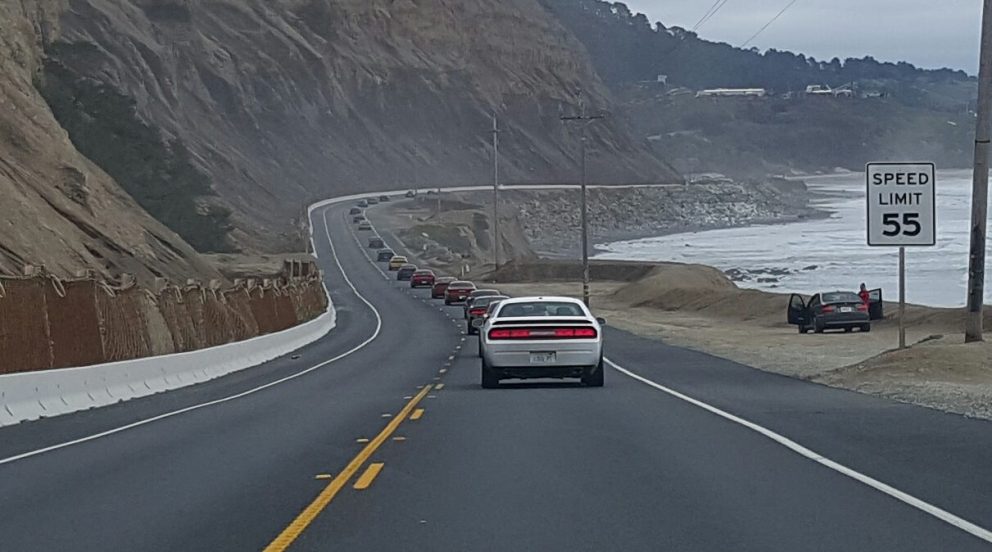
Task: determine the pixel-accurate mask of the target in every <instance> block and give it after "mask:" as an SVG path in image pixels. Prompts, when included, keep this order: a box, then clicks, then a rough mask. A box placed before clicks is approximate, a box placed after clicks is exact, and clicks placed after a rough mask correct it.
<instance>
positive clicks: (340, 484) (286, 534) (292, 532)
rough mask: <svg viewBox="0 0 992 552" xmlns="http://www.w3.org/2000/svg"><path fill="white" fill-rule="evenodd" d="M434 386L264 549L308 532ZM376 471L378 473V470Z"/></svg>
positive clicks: (277, 548)
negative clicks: (308, 528)
mask: <svg viewBox="0 0 992 552" xmlns="http://www.w3.org/2000/svg"><path fill="white" fill-rule="evenodd" d="M431 389H433V386H432V385H426V386H424V388H423V389H421V390H420V392H419V393H417V394H416V396H414V397H413V398H412V399H410V402H408V403H406V406H404V407H403V410H400V412H399V414H397V415H396V416H395V417H394V418H393V419H392V420H390V421H389V423H388V424H387V425H386V427H385V428H383V430H382V431H381V432H380V433H379V434H378V435H376V436H375V439H372V441H371V442H370V443H369V444H367V445H365V447H364V448H362V450H361V452H359V453H358V455H357V456H355V457H354V458H353V459H352V460H351V462H348V465H347V466H345V468H344V470H342V471H341V473H340V474H338V476H337V477H335V478H334V479H333V480H332V481H331V482H330V483H329V484H328V485H327V487H325V488H324V490H323V491H321V492H320V494H319V495H317V498H315V499H314V501H313V502H311V503H310V505H309V506H307V507H306V508H305V509H304V510H303V511H302V512H300V515H298V516H296V519H294V520H293V522H292V523H290V524H289V526H287V527H286V528H285V529H283V531H282V533H280V534H279V536H278V537H276V538H275V540H273V541H272V542H271V543H270V544H269V545H268V546H266V547H265V551H264V552H283V551H285V550H286V549H288V548H289V547H290V545H292V544H293V542H294V541H296V539H298V538H299V537H300V535H301V534H303V531H305V530H306V528H307V527H309V526H310V524H311V523H313V520H315V519H317V516H318V515H320V513H321V512H323V511H324V509H326V508H327V506H328V504H330V503H331V501H332V500H334V497H335V496H337V494H338V492H340V491H341V489H343V488H344V486H345V485H346V484H348V480H350V479H351V478H352V476H354V475H355V474H356V473H358V470H359V468H361V467H362V465H363V464H365V462H366V461H368V459H369V458H370V457H371V456H372V455H373V454H375V451H377V450H379V447H381V446H382V444H383V443H385V442H386V440H387V439H389V438H390V437H391V436H392V435H393V433H394V432H395V431H396V429H397V428H399V427H400V424H402V423H403V421H404V420H406V419H407V417H408V416H410V413H411V412H413V409H414V408H416V407H417V404H418V403H420V401H422V400H423V399H424V397H426V396H427V393H429V392H430V390H431ZM381 469H382V467H381V465H380V467H379V470H381ZM375 473H376V474H378V470H377V471H376V472H375ZM365 475H368V471H366V472H365V474H364V475H363V477H364V476H365ZM374 477H375V475H373V476H372V478H374ZM370 483H371V481H370Z"/></svg>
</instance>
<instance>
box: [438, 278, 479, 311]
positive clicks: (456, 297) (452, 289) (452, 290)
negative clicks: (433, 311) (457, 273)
mask: <svg viewBox="0 0 992 552" xmlns="http://www.w3.org/2000/svg"><path fill="white" fill-rule="evenodd" d="M473 291H475V284H473V283H472V282H465V281H462V280H455V281H454V282H451V283H450V284H448V289H446V290H445V291H444V304H445V305H455V304H458V303H464V302H465V299H467V298H468V294H470V293H472V292H473Z"/></svg>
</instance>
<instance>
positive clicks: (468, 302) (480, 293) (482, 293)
mask: <svg viewBox="0 0 992 552" xmlns="http://www.w3.org/2000/svg"><path fill="white" fill-rule="evenodd" d="M492 295H502V293H500V291H499V290H498V289H477V290H475V291H473V292H472V293H469V294H468V297H466V298H465V307H464V308H463V309H462V310H464V311H465V312H464V313H462V315H463V317H464V318H466V319H467V318H468V309H470V308H471V307H472V301H474V300H475V299H477V298H479V297H489V296H492Z"/></svg>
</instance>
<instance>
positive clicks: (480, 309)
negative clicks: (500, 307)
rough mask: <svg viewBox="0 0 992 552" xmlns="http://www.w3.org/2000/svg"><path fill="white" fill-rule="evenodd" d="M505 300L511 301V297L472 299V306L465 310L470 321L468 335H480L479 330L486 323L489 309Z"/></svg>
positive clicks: (496, 296)
mask: <svg viewBox="0 0 992 552" xmlns="http://www.w3.org/2000/svg"><path fill="white" fill-rule="evenodd" d="M504 299H509V297H507V296H506V295H485V296H482V297H476V298H475V299H472V304H471V305H470V306H468V307H467V308H466V309H465V312H466V313H467V315H466V316H465V319H466V320H467V321H468V323H467V325H466V329H465V333H467V334H468V335H475V334H477V333H479V328H480V327H481V326H482V323H483V322H484V321H485V318H486V316H487V313H488V312H489V309H490V308H491V307H492V305H495V304H497V303H499V302H500V301H502V300H504Z"/></svg>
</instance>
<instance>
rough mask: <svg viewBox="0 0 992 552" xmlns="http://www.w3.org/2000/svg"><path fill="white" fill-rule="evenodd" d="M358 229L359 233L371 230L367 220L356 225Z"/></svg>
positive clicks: (370, 224)
mask: <svg viewBox="0 0 992 552" xmlns="http://www.w3.org/2000/svg"><path fill="white" fill-rule="evenodd" d="M358 229H359V230H361V231H369V230H371V229H372V223H371V222H369V221H367V220H363V221H362V222H360V223H358Z"/></svg>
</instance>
